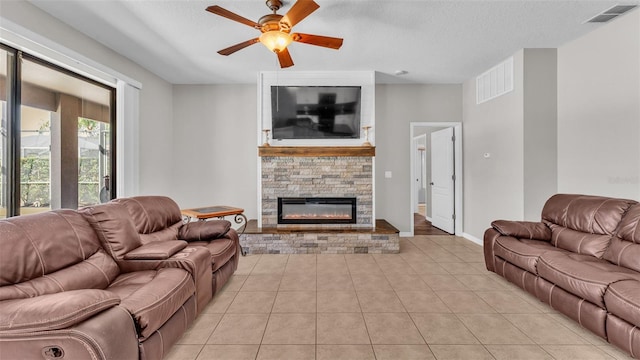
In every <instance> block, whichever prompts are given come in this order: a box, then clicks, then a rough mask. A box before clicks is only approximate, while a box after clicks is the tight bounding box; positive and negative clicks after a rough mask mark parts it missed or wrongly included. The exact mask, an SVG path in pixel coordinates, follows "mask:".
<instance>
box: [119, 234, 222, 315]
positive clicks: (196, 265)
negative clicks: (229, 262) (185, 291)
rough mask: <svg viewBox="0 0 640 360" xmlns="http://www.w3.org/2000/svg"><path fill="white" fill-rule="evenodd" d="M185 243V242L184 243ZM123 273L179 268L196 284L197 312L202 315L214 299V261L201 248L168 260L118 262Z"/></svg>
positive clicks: (194, 248)
mask: <svg viewBox="0 0 640 360" xmlns="http://www.w3.org/2000/svg"><path fill="white" fill-rule="evenodd" d="M182 242H183V243H184V241H182ZM117 263H118V266H119V267H120V269H121V270H122V272H125V273H128V272H134V271H143V270H158V269H161V268H178V269H183V270H186V271H188V272H189V274H191V276H192V277H193V281H194V283H195V284H196V296H197V311H198V313H200V312H201V311H202V310H203V309H204V307H205V306H206V305H207V303H208V302H209V301H210V300H211V298H212V297H213V275H212V273H211V269H212V267H213V260H212V258H211V253H210V252H209V250H207V249H206V248H204V247H201V246H188V247H186V248H184V249H182V250H180V251H178V252H177V253H175V254H173V255H171V256H170V257H169V258H167V259H156V260H148V259H133V260H120V261H118V262H117Z"/></svg>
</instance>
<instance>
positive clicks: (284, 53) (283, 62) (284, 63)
mask: <svg viewBox="0 0 640 360" xmlns="http://www.w3.org/2000/svg"><path fill="white" fill-rule="evenodd" d="M276 54H278V61H279V62H280V67H281V68H283V69H284V68H288V67H289V66H293V59H292V58H291V54H289V49H287V48H284V50H281V51H278V52H277V53H276Z"/></svg>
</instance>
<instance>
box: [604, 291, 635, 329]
mask: <svg viewBox="0 0 640 360" xmlns="http://www.w3.org/2000/svg"><path fill="white" fill-rule="evenodd" d="M604 303H605V304H606V305H607V311H608V312H610V313H611V314H613V315H616V316H618V317H619V318H621V319H624V320H626V321H628V322H629V323H631V324H633V325H634V326H640V282H639V281H637V280H624V281H618V282H616V283H613V284H611V285H610V286H609V288H608V289H607V292H606V293H605V294H604Z"/></svg>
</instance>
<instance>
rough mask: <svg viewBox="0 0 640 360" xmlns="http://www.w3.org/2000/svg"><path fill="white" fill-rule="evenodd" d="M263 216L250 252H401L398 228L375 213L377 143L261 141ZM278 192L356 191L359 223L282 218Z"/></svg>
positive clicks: (246, 239)
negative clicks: (302, 144)
mask: <svg viewBox="0 0 640 360" xmlns="http://www.w3.org/2000/svg"><path fill="white" fill-rule="evenodd" d="M259 153H260V156H261V186H262V193H261V202H262V208H261V217H262V219H261V220H262V227H261V228H259V227H258V226H257V225H258V223H257V221H251V222H250V223H249V224H248V225H247V231H245V233H244V234H243V235H242V245H243V247H244V248H245V249H247V250H248V252H249V253H282V254H284V253H288V254H294V253H302V254H308V253H316V254H319V253H334V254H335V253H378V254H381V253H397V252H398V251H399V242H400V239H399V231H398V230H397V229H395V228H394V227H393V226H391V225H390V224H388V223H387V222H386V221H384V220H375V219H374V199H373V177H374V164H373V156H374V155H375V148H373V147H343V148H339V147H315V148H313V147H307V148H303V147H298V148H295V149H292V148H285V147H282V148H280V147H261V148H260V149H259ZM279 197H332V198H339V197H352V198H353V197H355V198H356V223H355V224H348V223H342V224H278V198H279Z"/></svg>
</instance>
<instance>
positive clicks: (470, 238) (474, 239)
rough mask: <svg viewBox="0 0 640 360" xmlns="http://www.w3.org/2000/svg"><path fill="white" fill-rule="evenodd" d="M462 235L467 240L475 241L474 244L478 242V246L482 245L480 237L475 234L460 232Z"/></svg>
mask: <svg viewBox="0 0 640 360" xmlns="http://www.w3.org/2000/svg"><path fill="white" fill-rule="evenodd" d="M462 237H463V238H465V239H467V240H469V241H472V242H474V243H476V244H478V245H480V246H482V245H483V243H484V241H482V240H481V239H478V238H477V237H475V236H473V235H471V234H467V233H462Z"/></svg>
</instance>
